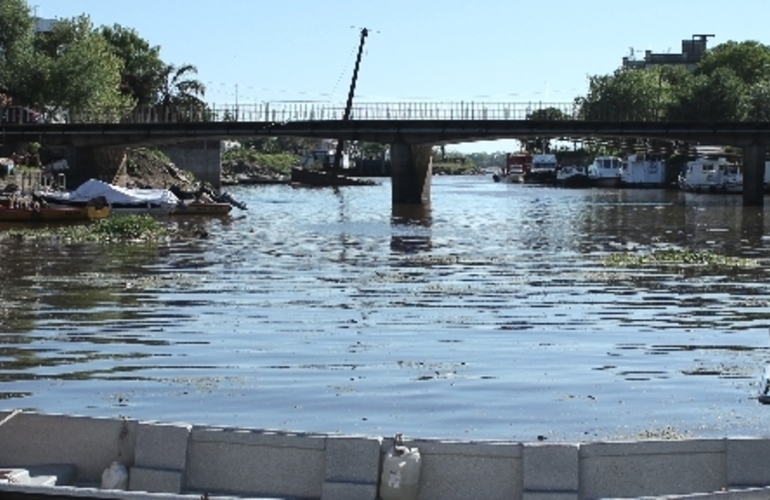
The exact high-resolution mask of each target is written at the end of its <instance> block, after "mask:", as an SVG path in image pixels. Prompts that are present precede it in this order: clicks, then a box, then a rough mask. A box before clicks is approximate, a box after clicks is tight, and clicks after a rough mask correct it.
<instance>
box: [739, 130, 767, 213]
mask: <svg viewBox="0 0 770 500" xmlns="http://www.w3.org/2000/svg"><path fill="white" fill-rule="evenodd" d="M766 153H767V147H766V146H765V145H764V144H752V145H750V146H745V147H744V148H743V206H745V207H761V206H762V204H763V203H764V198H765V192H764V183H765V155H766Z"/></svg>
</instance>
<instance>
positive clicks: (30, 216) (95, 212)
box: [0, 206, 110, 222]
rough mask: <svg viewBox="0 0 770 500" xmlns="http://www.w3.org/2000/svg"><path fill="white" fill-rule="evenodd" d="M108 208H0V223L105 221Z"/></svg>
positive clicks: (108, 211) (107, 215)
mask: <svg viewBox="0 0 770 500" xmlns="http://www.w3.org/2000/svg"><path fill="white" fill-rule="evenodd" d="M109 216H110V207H100V208H97V207H93V206H86V207H40V208H37V209H35V208H9V207H0V222H68V221H88V220H98V219H105V218H107V217H109Z"/></svg>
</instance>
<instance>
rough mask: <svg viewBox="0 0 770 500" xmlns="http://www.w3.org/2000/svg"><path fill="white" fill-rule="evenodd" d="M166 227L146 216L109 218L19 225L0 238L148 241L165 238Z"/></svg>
mask: <svg viewBox="0 0 770 500" xmlns="http://www.w3.org/2000/svg"><path fill="white" fill-rule="evenodd" d="M168 236H169V232H168V230H167V229H166V228H165V227H164V226H163V225H162V224H161V223H160V222H158V221H157V220H155V219H153V218H152V217H150V216H149V215H126V216H120V217H109V218H107V219H102V220H99V221H97V222H94V223H92V224H82V225H67V226H53V227H41V228H19V229H11V230H8V231H4V232H2V233H0V239H15V240H40V239H55V240H61V241H66V242H70V243H72V242H101V243H109V242H150V241H160V240H164V239H166V238H167V237H168Z"/></svg>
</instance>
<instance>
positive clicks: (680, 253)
mask: <svg viewBox="0 0 770 500" xmlns="http://www.w3.org/2000/svg"><path fill="white" fill-rule="evenodd" d="M602 263H603V264H604V265H605V266H608V267H641V266H660V265H665V266H712V267H753V266H756V265H758V262H757V260H756V259H747V258H743V257H730V256H727V255H720V254H718V253H714V252H698V251H694V250H683V249H679V248H665V249H659V250H654V251H652V252H650V253H645V254H632V253H613V254H610V255H608V256H607V257H605V258H604V259H603V261H602Z"/></svg>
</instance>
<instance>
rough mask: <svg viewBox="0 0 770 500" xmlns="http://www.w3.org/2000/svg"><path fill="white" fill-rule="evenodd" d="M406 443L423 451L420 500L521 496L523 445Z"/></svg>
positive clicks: (515, 497) (417, 441) (493, 498)
mask: <svg viewBox="0 0 770 500" xmlns="http://www.w3.org/2000/svg"><path fill="white" fill-rule="evenodd" d="M404 444H406V445H407V446H409V447H410V448H412V447H417V449H418V450H419V451H420V460H421V463H422V466H421V468H420V500H439V499H440V500H453V499H461V498H484V499H486V500H496V499H500V500H502V499H506V500H510V499H520V498H521V490H522V470H523V469H522V466H523V464H522V449H523V445H522V444H519V443H462V442H443V441H422V440H415V441H405V443H404ZM390 445H391V443H390V442H388V443H387V445H386V447H387V448H390Z"/></svg>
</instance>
